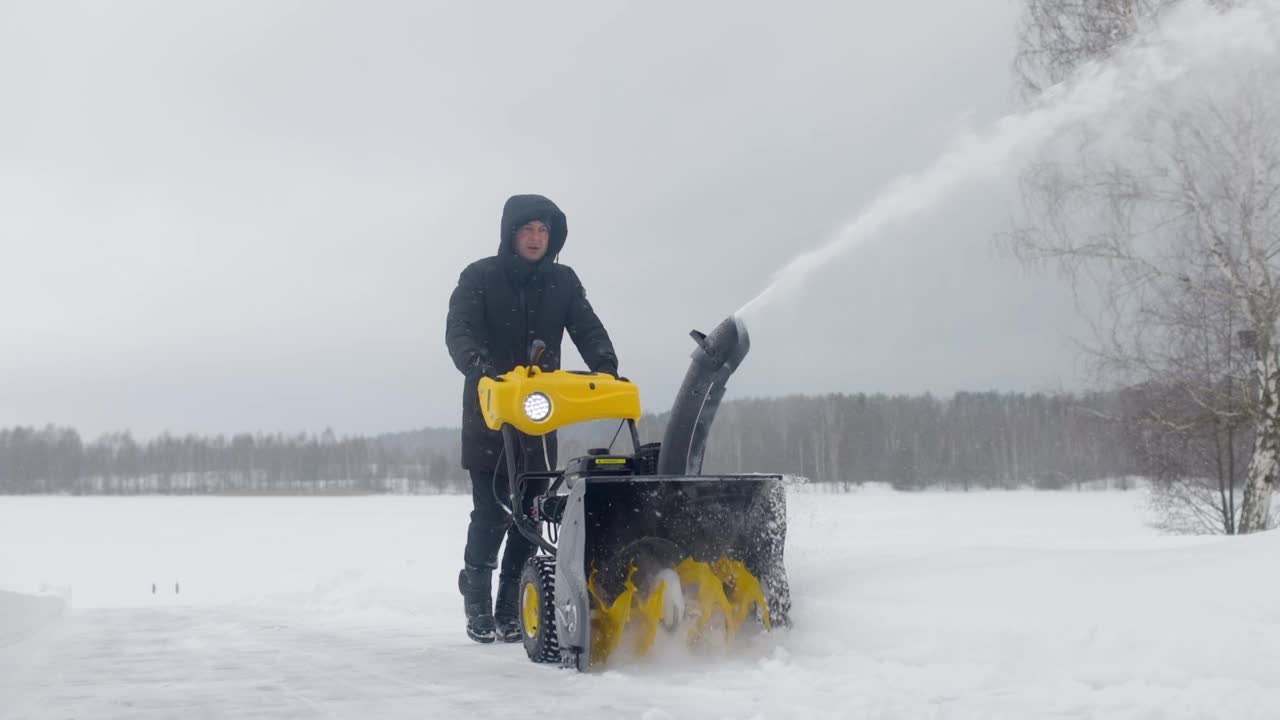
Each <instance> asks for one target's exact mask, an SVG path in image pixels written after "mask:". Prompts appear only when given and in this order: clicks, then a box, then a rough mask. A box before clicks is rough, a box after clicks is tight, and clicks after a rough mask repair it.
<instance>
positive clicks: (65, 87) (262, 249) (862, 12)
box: [0, 0, 1077, 436]
mask: <svg viewBox="0 0 1280 720" xmlns="http://www.w3.org/2000/svg"><path fill="white" fill-rule="evenodd" d="M1018 4H1019V3H1017V2H1015V0H984V1H983V2H964V3H957V2H954V1H953V0H903V2H897V3H877V4H867V3H853V2H843V1H842V2H802V3H782V2H775V3H762V2H750V3H741V2H697V3H685V2H655V3H612V2H572V3H568V2H560V3H542V2H539V3H492V2H485V3H457V2H450V3H444V2H440V3H427V2H360V3H357V2H344V3H338V2H316V1H308V2H276V1H271V2H263V1H261V0H253V1H246V2H230V1H226V2H211V3H174V2H168V1H167V0H164V1H161V0H157V1H156V2H136V1H133V0H122V1H120V2H111V3H100V2H85V3H67V2H54V1H46V0H41V1H39V2H35V1H33V2H13V1H12V0H0V249H2V250H3V262H2V263H0V425H12V424H19V423H20V424H37V425H40V424H44V423H48V422H53V423H59V424H64V425H71V426H75V427H77V428H79V429H80V430H81V431H82V432H84V433H85V434H87V435H90V436H94V435H96V434H97V433H100V432H103V431H106V430H111V429H123V428H131V429H133V430H134V431H135V432H136V433H139V434H142V435H150V434H154V433H158V432H160V431H163V430H169V431H172V432H180V433H181V432H234V431H256V430H262V431H277V430H279V431H286V432H296V431H301V430H312V431H318V430H320V429H323V428H324V427H326V426H331V427H333V428H334V430H335V431H336V432H338V433H339V434H348V433H376V432H383V431H394V430H405V429H411V428H416V427H422V426H428V425H455V424H456V423H457V421H458V417H459V413H460V410H459V402H460V397H461V376H460V375H459V374H458V373H457V371H456V370H455V369H454V368H453V366H452V365H451V364H450V362H449V359H448V355H447V353H446V352H445V348H444V340H443V328H444V319H445V311H446V303H447V300H448V296H449V293H450V291H451V290H452V288H453V285H454V283H455V282H456V280H457V276H458V272H459V271H460V270H461V269H462V267H463V266H465V265H466V264H467V263H468V262H470V261H471V260H474V259H476V258H477V257H480V256H481V255H486V254H490V253H492V252H493V251H494V249H495V245H496V242H497V233H498V218H499V215H500V212H501V207H502V203H503V202H504V200H505V199H506V198H507V196H509V195H511V194H514V193H529V192H532V193H541V194H545V195H548V196H549V197H551V198H552V199H553V200H555V201H556V202H557V203H559V204H560V206H561V207H562V208H563V209H564V210H565V212H566V213H567V215H568V218H569V228H570V231H569V238H568V243H567V245H566V248H565V252H564V253H563V255H562V256H561V259H562V261H564V262H566V263H568V264H570V265H572V266H573V267H574V268H575V269H577V271H578V273H579V275H580V276H581V277H582V278H583V280H584V283H585V284H586V286H587V290H588V296H589V297H590V299H591V300H592V302H593V303H594V305H595V307H596V309H597V311H598V312H599V313H600V315H601V317H602V319H603V320H604V321H605V323H606V326H607V327H608V329H609V331H610V333H611V334H612V336H613V338H614V342H615V345H616V347H617V350H618V353H619V356H620V359H621V370H622V372H623V374H625V375H627V376H629V377H631V378H632V379H634V380H635V381H637V382H638V383H639V384H640V387H641V392H642V399H643V400H644V402H645V404H646V406H647V409H649V410H663V409H666V408H667V407H669V405H670V401H671V396H672V394H673V393H674V389H675V387H676V386H677V385H678V383H679V381H680V378H681V376H682V375H683V373H684V370H685V367H686V366H687V363H688V353H689V350H690V349H691V347H692V343H691V341H690V340H689V338H688V335H687V333H688V331H689V330H690V329H692V328H700V329H703V330H709V329H710V328H711V327H712V326H714V325H715V324H716V323H718V322H719V321H720V320H722V319H723V318H724V317H726V316H728V315H729V314H731V313H733V312H734V311H735V310H736V309H738V308H739V307H740V306H741V305H742V304H743V303H745V302H746V301H747V300H749V299H751V298H752V297H754V296H755V295H756V294H757V293H758V292H759V291H760V290H761V289H763V287H764V286H765V285H767V283H768V280H769V275H770V272H771V271H772V270H774V269H776V268H777V267H779V266H781V265H783V264H784V263H785V262H786V261H787V260H788V259H789V258H791V257H792V256H793V255H794V254H795V253H797V252H800V251H802V250H805V249H808V248H811V247H814V246H817V245H819V244H821V243H822V242H823V240H824V239H825V238H826V236H827V235H828V234H829V233H831V232H832V231H834V230H836V229H838V228H839V227H841V226H843V225H845V224H847V223H848V222H849V221H850V220H851V219H852V218H853V217H854V216H855V215H856V214H857V211H858V209H859V208H860V207H862V206H863V205H865V204H866V203H867V202H869V201H870V200H871V198H872V197H874V196H875V194H876V193H877V191H878V190H879V189H880V188H881V187H882V186H883V185H884V184H885V183H887V182H889V181H891V180H892V179H893V178H894V177H895V176H897V175H899V174H901V173H904V172H913V171H916V170H919V169H921V168H922V167H925V166H926V165H927V164H928V163H929V161H930V160H931V159H932V158H933V157H935V156H936V155H937V154H938V153H940V152H942V151H943V150H945V149H946V147H947V144H948V142H949V141H951V140H952V138H953V137H954V136H955V134H956V132H957V131H958V130H961V129H964V128H982V127H984V126H985V125H986V123H988V122H990V121H991V120H994V119H995V118H997V117H998V116H999V115H1001V114H1003V113H1005V112H1007V111H1009V110H1010V109H1011V107H1012V103H1013V95H1012V93H1011V90H1010V71H1009V67H1010V60H1011V57H1012V52H1013V41H1014V37H1013V27H1014V22H1015V20H1016V14H1017V7H1018ZM1011 198H1012V196H1011V195H1010V194H1009V193H1008V192H1007V189H1006V188H1004V187H1001V186H1000V184H993V185H975V186H974V187H972V188H969V189H966V191H965V192H963V193H962V194H961V195H959V196H956V197H954V198H952V199H951V200H950V201H948V202H946V203H943V204H941V205H939V206H937V207H936V208H934V209H932V210H931V211H929V212H927V213H923V214H921V215H920V216H918V217H915V218H912V219H911V220H910V221H909V222H906V223H902V224H899V225H897V226H895V227H894V228H892V230H891V231H889V232H886V233H885V235H884V237H882V238H879V239H877V240H876V241H875V242H872V243H870V244H868V245H867V246H865V247H863V248H861V249H860V250H858V251H857V252H854V253H851V254H849V255H847V256H843V257H842V258H840V260H839V261H838V262H835V263H831V264H830V266H828V267H826V268H824V270H823V271H822V272H820V273H817V274H816V275H815V276H813V277H812V278H811V279H810V281H809V282H808V283H806V288H805V292H804V293H802V294H801V295H800V296H797V297H796V298H795V299H793V300H791V301H789V302H787V303H782V304H779V305H778V306H776V307H773V308H771V309H770V310H769V311H768V312H765V313H763V314H761V315H760V317H759V318H757V319H754V320H753V321H754V322H755V324H754V325H753V326H752V328H751V330H752V332H753V341H754V342H753V349H752V353H751V355H750V356H749V358H748V360H747V362H746V364H745V365H744V366H743V367H742V369H741V370H740V371H739V373H738V375H737V376H736V377H735V380H734V382H733V384H732V388H731V397H733V396H738V397H741V396H746V395H782V394H788V393H796V392H810V393H814V392H836V391H840V392H879V391H883V392H908V393H915V392H924V391H932V392H935V393H940V394H947V393H950V392H952V391H954V390H956V389H972V390H985V389H1001V390H1009V389H1020V390H1045V389H1054V388H1056V387H1059V386H1060V385H1067V386H1070V385H1072V384H1073V383H1075V382H1076V380H1075V378H1076V373H1075V366H1076V357H1075V356H1074V355H1073V354H1072V351H1071V346H1070V344H1069V339H1070V337H1069V336H1070V333H1072V332H1076V331H1077V327H1076V324H1075V321H1074V319H1073V312H1072V309H1071V304H1070V297H1069V294H1068V292H1067V291H1066V289H1065V288H1063V287H1062V286H1061V285H1060V284H1058V283H1057V282H1056V281H1055V280H1054V279H1053V278H1052V277H1048V276H1045V277H1040V276H1034V275H1031V274H1029V273H1028V272H1026V271H1024V270H1023V269H1022V268H1020V267H1019V266H1018V265H1017V264H1015V263H1014V262H1013V261H1011V260H1009V259H1007V258H1004V257H1002V256H1000V255H999V254H998V253H997V252H996V251H995V250H994V249H993V248H992V243H991V238H992V234H993V233H994V232H997V231H999V230H1000V229H1002V228H1003V227H1004V223H1005V222H1006V221H1007V219H1008V216H1009V213H1010V207H1009V205H1010V202H1011ZM566 345H567V346H568V343H566ZM566 354H567V357H568V358H570V359H571V360H572V362H573V363H578V362H580V360H579V359H578V357H577V356H576V355H574V354H573V352H572V351H568V350H567V351H566Z"/></svg>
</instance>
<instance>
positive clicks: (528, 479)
mask: <svg viewBox="0 0 1280 720" xmlns="http://www.w3.org/2000/svg"><path fill="white" fill-rule="evenodd" d="M691 335H692V336H693V338H694V340H695V341H696V343H697V347H696V348H695V350H694V352H693V356H692V357H693V362H692V363H691V364H690V367H689V371H688V372H687V374H686V376H685V379H684V383H683V385H682V386H681V388H680V392H679V394H678V396H677V400H676V402H675V404H674V406H673V407H672V410H671V414H670V417H669V419H668V423H667V427H666V431H665V433H664V435H663V438H662V441H661V442H660V443H650V444H644V445H642V444H641V442H640V433H639V430H638V427H637V424H636V423H637V421H638V420H639V419H640V415H641V409H640V394H639V390H638V389H637V388H636V386H635V385H634V384H633V383H631V382H630V381H628V380H627V379H625V378H616V377H613V376H612V375H608V374H603V373H587V372H580V371H564V370H556V371H551V372H544V371H542V370H541V369H539V367H538V359H539V355H540V353H541V350H542V347H543V346H542V344H541V343H540V342H537V341H535V343H534V348H533V349H532V350H531V356H530V362H529V365H528V366H526V367H517V368H515V369H514V370H512V371H511V372H508V373H506V374H504V375H502V376H500V377H498V378H483V379H482V380H481V381H480V386H479V394H480V398H479V399H480V407H481V410H482V412H483V414H484V417H485V422H486V423H487V424H488V426H489V427H490V428H491V429H493V430H501V431H502V434H503V440H504V445H505V448H504V458H503V461H504V462H505V463H506V466H507V467H508V468H516V469H517V471H516V472H508V473H507V475H508V477H509V478H510V497H509V498H508V500H510V501H511V503H510V505H508V507H509V508H510V509H511V510H512V516H513V521H514V523H515V525H516V527H517V528H519V530H520V532H521V533H522V534H524V535H525V536H526V537H528V538H529V539H530V540H532V541H533V542H534V543H535V544H536V545H537V546H538V548H540V551H539V553H538V554H537V555H536V556H535V557H533V558H532V559H531V560H530V561H529V563H528V564H527V565H526V567H525V569H524V573H523V576H522V577H521V580H520V593H519V599H520V617H521V619H522V625H523V630H524V646H525V650H526V651H527V652H528V655H529V658H530V659H531V660H533V661H534V662H540V663H561V664H562V665H564V666H566V667H573V668H577V669H578V670H582V671H586V670H589V669H595V668H600V667H605V666H609V665H611V664H614V663H616V662H620V661H622V660H623V659H624V658H627V657H637V656H642V655H644V654H646V653H647V652H649V651H650V650H651V648H652V647H653V646H654V644H655V641H657V640H658V639H659V638H660V637H663V638H665V639H667V640H670V639H674V640H675V641H676V642H677V644H680V645H693V646H695V647H697V646H702V645H704V644H709V645H712V646H717V647H723V646H724V645H725V644H732V643H734V642H735V640H737V639H739V638H740V637H741V636H742V635H744V634H746V633H755V632H767V631H770V630H773V629H776V628H778V627H780V626H788V625H789V623H790V620H789V611H790V594H789V589H788V584H787V577H786V572H785V569H784V567H783V546H784V543H785V534H786V498H785V489H784V487H783V485H782V477H781V476H780V475H771V474H724V475H703V474H701V469H702V458H703V453H704V451H705V448H706V442H707V437H708V433H709V430H710V427H711V422H712V420H713V419H714V417H715V414H716V409H717V408H718V406H719V404H720V399H721V398H722V397H723V395H724V389H725V383H726V381H727V380H728V378H729V376H730V375H731V374H732V373H733V372H734V370H736V369H737V367H738V365H739V364H740V363H741V362H742V359H743V357H745V355H746V353H747V350H748V348H749V346H750V342H749V339H748V337H747V332H746V327H745V325H744V324H743V323H742V321H741V320H740V319H738V318H735V317H730V318H729V319H727V320H725V321H724V322H722V323H721V324H720V325H719V326H718V327H717V328H716V329H715V330H714V331H712V333H711V334H710V335H704V334H702V333H699V332H697V331H694V332H692V333H691ZM597 420H617V421H619V423H620V426H619V432H621V429H622V427H621V426H622V425H625V426H626V427H627V428H629V434H630V440H631V448H632V452H631V453H630V454H621V453H615V452H612V451H611V450H610V449H593V450H590V451H588V454H587V455H586V456H583V457H577V458H573V459H572V460H570V461H569V462H567V463H566V464H565V466H564V467H563V468H562V469H558V470H557V469H553V468H552V469H537V470H528V469H525V468H526V467H527V466H529V465H530V464H531V463H529V462H527V461H525V458H526V457H527V454H526V452H525V451H526V450H527V449H528V447H529V445H530V444H536V442H537V440H538V438H539V437H540V436H543V435H546V434H547V433H550V432H552V431H554V430H556V429H559V428H562V427H565V426H567V425H571V424H574V423H582V422H589V421H597ZM531 441H532V442H531ZM535 455H536V453H535ZM548 464H549V463H543V468H545V466H546V465H548ZM542 488H545V491H543V490H542ZM530 489H532V491H533V492H534V494H535V496H534V498H533V501H532V502H531V503H522V502H520V500H521V499H522V498H525V497H526V491H529V490H530Z"/></svg>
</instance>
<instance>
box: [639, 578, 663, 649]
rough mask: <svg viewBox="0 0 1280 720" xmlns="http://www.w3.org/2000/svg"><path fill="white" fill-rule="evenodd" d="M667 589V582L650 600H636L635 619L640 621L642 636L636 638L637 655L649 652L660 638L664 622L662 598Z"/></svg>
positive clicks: (659, 585)
mask: <svg viewBox="0 0 1280 720" xmlns="http://www.w3.org/2000/svg"><path fill="white" fill-rule="evenodd" d="M666 588H667V584H666V583H665V582H659V583H658V587H657V588H655V589H654V591H653V592H652V593H650V594H649V597H648V598H646V599H644V600H640V599H639V598H636V605H635V611H636V613H635V617H636V620H638V621H640V634H639V635H637V636H636V654H637V655H643V654H644V653H647V652H649V648H651V647H653V640H654V638H656V637H657V636H658V623H660V622H662V596H663V591H665V590H666Z"/></svg>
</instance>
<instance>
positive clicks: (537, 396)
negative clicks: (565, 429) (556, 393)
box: [524, 392, 551, 422]
mask: <svg viewBox="0 0 1280 720" xmlns="http://www.w3.org/2000/svg"><path fill="white" fill-rule="evenodd" d="M524 414H525V415H526V416H528V418H529V419H530V420H532V421H534V422H542V421H543V420H546V419H547V418H548V417H550V416H551V398H549V397H547V396H546V395H543V394H542V393H540V392H536V393H530V394H529V396H528V397H526V398H525V399H524Z"/></svg>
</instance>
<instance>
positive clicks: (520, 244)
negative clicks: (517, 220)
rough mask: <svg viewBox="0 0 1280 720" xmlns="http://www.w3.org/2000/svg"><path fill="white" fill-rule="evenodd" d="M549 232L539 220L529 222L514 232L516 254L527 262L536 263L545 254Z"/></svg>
mask: <svg viewBox="0 0 1280 720" xmlns="http://www.w3.org/2000/svg"><path fill="white" fill-rule="evenodd" d="M550 242H551V230H550V229H549V228H547V226H546V225H545V224H544V223H543V222H542V221H541V220H531V221H529V222H527V223H525V224H524V225H521V226H520V228H519V229H518V230H516V239H515V246H516V253H517V254H518V255H519V256H520V257H522V258H524V259H525V260H528V261H529V262H538V261H539V260H541V259H542V256H543V255H546V254H547V245H548V244H549V243H550Z"/></svg>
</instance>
